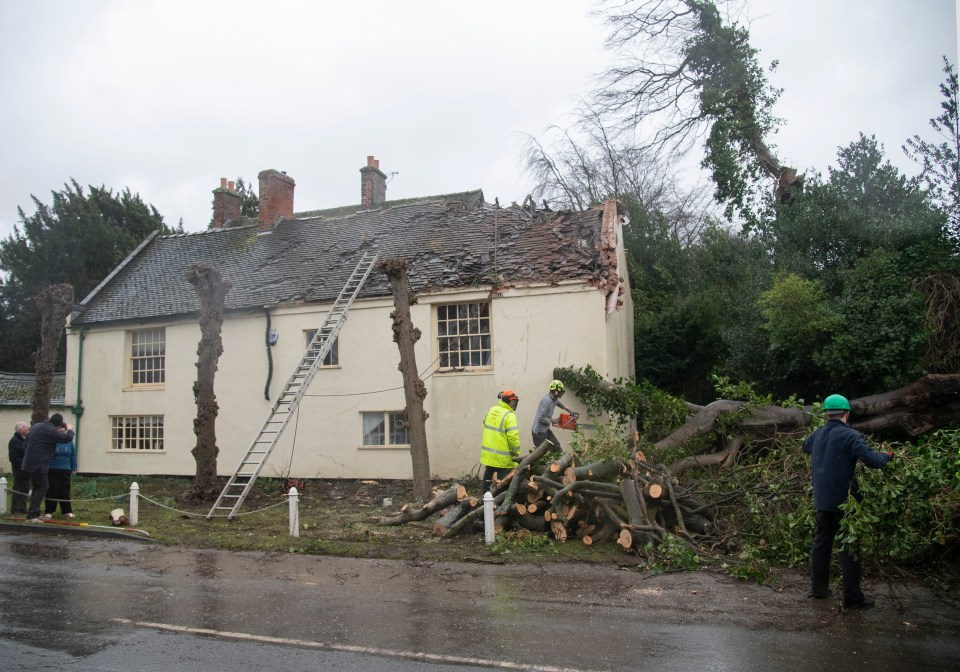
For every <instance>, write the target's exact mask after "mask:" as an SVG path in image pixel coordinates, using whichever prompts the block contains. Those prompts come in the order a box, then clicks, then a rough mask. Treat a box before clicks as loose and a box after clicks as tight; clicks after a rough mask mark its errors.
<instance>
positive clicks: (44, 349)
mask: <svg viewBox="0 0 960 672" xmlns="http://www.w3.org/2000/svg"><path fill="white" fill-rule="evenodd" d="M33 300H34V302H35V303H36V304H37V308H39V309H40V349H39V350H38V351H37V384H36V386H35V387H34V388H33V400H32V406H33V413H32V414H31V416H30V421H31V423H37V422H42V421H44V420H46V419H47V417H48V416H49V415H50V384H51V383H52V382H53V373H54V372H53V369H54V368H55V367H56V365H57V352H58V351H59V349H60V339H61V338H62V337H63V327H64V324H66V319H67V315H69V314H70V310H71V309H72V308H73V286H72V285H67V284H62V285H51V286H49V287H47V288H46V289H44V290H43V291H42V292H40V293H39V294H37V295H36V296H35V297H34V299H33Z"/></svg>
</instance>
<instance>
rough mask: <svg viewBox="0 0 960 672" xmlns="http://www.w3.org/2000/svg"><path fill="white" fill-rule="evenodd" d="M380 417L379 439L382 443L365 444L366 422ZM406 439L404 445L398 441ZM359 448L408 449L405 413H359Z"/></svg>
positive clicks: (408, 430)
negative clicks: (380, 438)
mask: <svg viewBox="0 0 960 672" xmlns="http://www.w3.org/2000/svg"><path fill="white" fill-rule="evenodd" d="M376 416H379V417H380V421H381V423H382V424H380V428H381V437H382V440H383V443H367V440H368V438H369V430H368V429H367V427H368V424H367V423H368V421H376V419H377V417H376ZM398 439H406V443H402V442H400V441H398ZM360 447H361V448H363V449H366V450H370V449H381V450H382V449H391V448H401V449H406V448H409V447H410V429H409V425H408V424H407V412H406V411H361V413H360Z"/></svg>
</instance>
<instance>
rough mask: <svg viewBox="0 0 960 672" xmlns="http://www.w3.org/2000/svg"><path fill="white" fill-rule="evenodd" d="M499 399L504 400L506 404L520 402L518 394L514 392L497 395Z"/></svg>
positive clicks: (505, 391) (508, 391) (507, 391)
mask: <svg viewBox="0 0 960 672" xmlns="http://www.w3.org/2000/svg"><path fill="white" fill-rule="evenodd" d="M497 397H498V398H500V399H503V400H504V401H505V402H507V403H508V404H509V403H512V402H514V401H520V397H518V396H517V393H516V392H514V391H513V390H504V391H503V392H501V393H500V394H498V395H497Z"/></svg>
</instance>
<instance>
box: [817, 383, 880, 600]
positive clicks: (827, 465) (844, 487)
mask: <svg viewBox="0 0 960 672" xmlns="http://www.w3.org/2000/svg"><path fill="white" fill-rule="evenodd" d="M823 410H824V414H825V415H826V416H827V424H825V425H823V426H822V427H820V428H819V429H817V430H816V431H815V432H814V433H813V434H811V435H810V436H808V437H807V438H806V439H804V441H803V452H805V453H810V454H811V455H813V465H812V472H813V506H814V508H815V509H816V510H817V529H816V532H815V533H814V537H813V551H812V553H811V558H810V596H811V597H816V598H824V597H828V596H829V595H830V555H831V553H832V552H833V540H834V538H835V537H836V536H837V531H838V530H839V529H840V521H841V520H842V519H843V512H842V511H840V505H841V504H843V503H844V502H846V501H847V497H848V496H849V495H853V497H854V498H855V499H856V500H857V501H860V497H861V495H860V489H859V487H858V485H857V475H856V467H857V462H863V464H865V465H866V466H868V467H871V468H874V469H879V468H880V467H883V466H884V465H886V464H887V463H888V462H889V461H890V460H891V459H892V458H893V453H880V452H877V451H876V450H874V449H873V448H871V447H870V446H869V445H867V442H866V440H865V439H864V438H863V435H862V434H860V432H858V431H856V430H854V429H851V428H850V427H848V426H847V423H848V421H849V420H850V402H849V401H847V399H846V397H843V396H841V395H839V394H831V395H830V396H829V397H827V398H826V399H824V400H823ZM840 567H841V569H842V571H843V606H844V607H845V608H847V609H865V608H867V607H871V606H873V600H871V599H869V598H868V597H866V596H865V595H864V594H863V591H862V590H861V589H860V560H859V558H856V557H855V556H854V555H852V554H851V553H849V552H847V551H846V550H845V549H844V550H841V551H840Z"/></svg>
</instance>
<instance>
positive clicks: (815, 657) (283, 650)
mask: <svg viewBox="0 0 960 672" xmlns="http://www.w3.org/2000/svg"><path fill="white" fill-rule="evenodd" d="M875 597H877V598H878V605H879V606H878V608H877V609H874V610H871V611H868V612H862V613H861V612H852V613H847V614H843V613H840V612H839V610H838V609H837V606H836V604H835V603H834V604H831V603H829V602H820V601H810V600H807V599H806V598H805V597H804V596H803V586H802V585H797V586H791V587H789V588H788V589H787V590H784V591H782V592H776V591H774V590H771V589H769V588H764V587H760V586H754V585H750V584H743V583H739V582H735V581H733V580H731V579H728V578H726V577H723V576H716V575H712V574H707V573H705V572H694V573H684V574H674V575H664V576H656V577H650V578H644V577H643V575H641V574H638V573H636V572H632V571H620V570H618V569H617V568H611V567H607V566H602V567H596V566H590V565H544V566H539V567H537V566H529V565H527V566H521V567H510V566H493V565H478V564H454V563H411V562H400V561H382V560H349V559H341V558H326V557H310V556H290V555H280V554H258V553H229V552H221V551H194V550H184V549H171V548H164V547H159V546H156V545H151V544H142V543H138V542H133V541H120V540H102V539H78V538H76V537H74V536H72V535H63V536H59V535H57V536H53V535H40V534H35V533H28V532H8V531H5V530H4V531H0V669H2V670H4V672H13V671H20V670H24V671H26V670H30V671H31V672H33V671H37V670H66V671H83V672H87V671H94V670H97V671H106V670H131V669H136V670H146V671H153V670H157V671H159V670H205V671H206V670H229V671H230V672H246V671H247V670H274V669H284V670H291V671H295V670H328V669H329V670H334V669H336V670H344V671H351V670H399V671H402V672H411V671H414V670H416V671H439V670H455V671H458V670H464V671H466V670H548V671H559V670H567V671H569V672H584V671H585V672H592V671H599V670H609V671H621V670H657V671H658V672H669V671H671V670H692V669H705V670H721V671H722V670H731V671H732V670H736V671H749V670H764V671H767V670H801V669H802V670H810V671H814V670H831V671H833V670H853V669H870V670H871V672H882V671H884V670H903V669H908V668H909V669H910V670H911V672H923V671H925V670H953V669H956V661H957V660H960V642H958V639H957V637H956V635H957V633H958V632H960V612H958V610H957V609H956V608H954V607H951V606H948V605H945V604H943V603H942V602H940V601H938V600H936V599H935V598H933V597H932V596H931V595H929V594H928V593H927V592H926V591H924V590H922V589H918V588H915V589H911V590H910V591H906V590H898V591H893V592H888V594H884V595H879V594H875Z"/></svg>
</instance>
